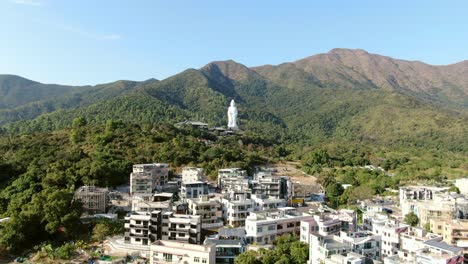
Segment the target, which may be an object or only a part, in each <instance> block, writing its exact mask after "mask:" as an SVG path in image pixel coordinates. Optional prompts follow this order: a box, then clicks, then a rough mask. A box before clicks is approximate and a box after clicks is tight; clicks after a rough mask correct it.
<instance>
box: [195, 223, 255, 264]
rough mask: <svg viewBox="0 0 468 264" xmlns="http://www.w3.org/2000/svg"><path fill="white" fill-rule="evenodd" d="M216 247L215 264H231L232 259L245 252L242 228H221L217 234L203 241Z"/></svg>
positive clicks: (245, 246) (243, 230) (245, 243)
mask: <svg viewBox="0 0 468 264" xmlns="http://www.w3.org/2000/svg"><path fill="white" fill-rule="evenodd" d="M204 243H205V244H207V243H211V244H215V245H216V263H217V264H233V263H234V259H235V258H236V257H237V256H239V255H240V254H242V253H244V252H245V251H246V250H247V241H246V235H245V229H244V228H221V229H219V230H218V234H217V235H214V236H212V237H208V238H207V239H205V242H204Z"/></svg>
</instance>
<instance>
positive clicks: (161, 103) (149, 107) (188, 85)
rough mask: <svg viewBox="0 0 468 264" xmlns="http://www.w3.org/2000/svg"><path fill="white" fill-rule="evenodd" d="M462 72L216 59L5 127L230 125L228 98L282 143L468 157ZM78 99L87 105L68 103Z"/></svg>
mask: <svg viewBox="0 0 468 264" xmlns="http://www.w3.org/2000/svg"><path fill="white" fill-rule="evenodd" d="M465 71H466V62H462V63H459V64H454V65H448V66H431V65H427V64H423V63H421V62H409V61H402V60H395V59H392V58H389V57H384V56H380V55H373V54H369V53H367V52H365V51H362V50H342V49H339V50H332V51H331V52H329V53H327V54H319V55H316V56H312V57H309V58H306V59H303V60H299V61H296V62H292V63H286V64H281V65H278V66H261V67H254V68H248V67H246V66H244V65H242V64H239V63H236V62H234V61H216V62H212V63H209V64H207V65H206V66H204V67H202V68H201V69H198V70H196V69H188V70H186V71H184V72H181V73H179V74H176V75H174V76H172V77H170V78H167V79H165V80H162V81H156V80H149V81H147V82H142V83H136V82H116V83H112V84H108V85H105V86H102V87H101V86H99V87H98V86H96V87H91V88H86V89H83V90H82V91H81V92H80V93H72V94H71V95H64V96H62V97H61V98H59V99H56V100H51V101H47V102H45V101H41V102H40V103H42V104H50V105H52V106H51V108H50V109H48V110H47V111H43V113H48V114H43V115H40V116H38V117H37V118H36V117H35V116H34V115H30V116H27V115H26V117H25V118H23V119H22V120H21V121H18V122H12V121H15V120H19V119H20V118H21V115H20V113H24V112H25V111H23V109H22V108H15V109H14V110H8V111H10V112H8V113H9V114H10V113H15V114H16V117H15V118H10V119H8V118H6V117H5V116H6V114H5V113H6V112H3V113H2V112H0V124H1V123H2V122H3V123H4V124H5V128H7V129H8V130H9V131H10V132H17V133H18V132H19V133H29V132H34V131H50V130H55V129H60V128H63V127H67V126H70V125H71V123H72V121H73V119H74V118H75V117H77V116H84V117H85V118H86V119H88V121H89V122H90V123H95V124H101V123H104V122H105V121H106V120H107V119H122V120H125V121H128V122H132V123H137V124H153V125H154V124H158V123H161V122H177V121H182V120H185V119H197V120H200V121H205V122H208V123H210V124H212V125H224V124H225V123H226V120H225V119H226V117H225V115H226V114H225V111H226V108H227V105H228V103H229V100H231V99H235V100H236V102H237V103H238V108H239V113H240V116H239V118H240V124H241V126H242V128H243V129H244V130H246V131H247V132H248V133H252V134H257V135H258V136H261V137H267V138H269V139H271V140H276V141H277V142H288V143H299V144H306V145H309V144H320V143H322V142H330V141H335V142H359V143H362V144H372V145H390V146H403V147H413V146H422V147H430V148H441V149H449V150H452V151H467V150H468V142H467V140H466V135H467V134H468V125H467V124H468V114H467V112H466V101H467V98H468V96H467V92H468V89H467V87H468V86H467V83H468V82H467V79H468V77H467V76H468V75H466V74H464V72H465ZM74 96H76V97H78V98H81V99H82V98H84V99H82V100H83V103H82V102H81V99H77V100H75V99H71V101H72V102H73V103H70V104H67V103H64V102H68V101H67V100H69V99H70V98H74ZM61 105H66V107H61ZM22 107H25V106H22ZM27 107H31V105H28V106H27ZM27 107H26V108H27ZM12 111H13V112H12ZM39 112H40V111H39ZM36 114H37V113H36ZM18 117H20V118H18ZM32 118H34V119H33V120H30V121H28V120H27V119H32Z"/></svg>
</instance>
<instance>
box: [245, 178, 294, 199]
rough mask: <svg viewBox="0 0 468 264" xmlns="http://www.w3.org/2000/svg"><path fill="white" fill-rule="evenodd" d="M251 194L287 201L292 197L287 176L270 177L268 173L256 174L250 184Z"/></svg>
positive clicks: (290, 183) (290, 185) (290, 184)
mask: <svg viewBox="0 0 468 264" xmlns="http://www.w3.org/2000/svg"><path fill="white" fill-rule="evenodd" d="M250 188H251V189H252V194H258V195H266V196H270V197H275V198H278V199H285V200H288V199H289V198H291V197H292V190H293V188H292V182H291V181H290V179H289V177H288V176H277V175H272V174H271V173H270V172H259V173H256V174H255V176H254V179H253V180H252V181H251V182H250Z"/></svg>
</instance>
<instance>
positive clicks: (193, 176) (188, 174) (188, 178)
mask: <svg viewBox="0 0 468 264" xmlns="http://www.w3.org/2000/svg"><path fill="white" fill-rule="evenodd" d="M204 180H205V171H204V170H203V169H202V168H195V167H184V168H182V183H192V182H199V181H204Z"/></svg>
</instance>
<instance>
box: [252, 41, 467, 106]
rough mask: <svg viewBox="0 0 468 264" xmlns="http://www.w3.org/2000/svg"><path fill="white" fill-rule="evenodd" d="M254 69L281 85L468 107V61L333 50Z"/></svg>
mask: <svg viewBox="0 0 468 264" xmlns="http://www.w3.org/2000/svg"><path fill="white" fill-rule="evenodd" d="M253 69H254V70H255V71H257V72H258V73H259V74H260V75H262V76H264V77H266V78H268V79H270V80H272V81H276V82H280V83H284V82H285V81H284V77H286V79H287V80H288V82H291V78H292V79H293V80H297V82H299V83H302V84H307V83H315V84H318V85H321V86H329V87H342V88H350V89H355V88H361V89H362V88H365V89H382V90H387V91H397V92H403V93H406V94H408V95H412V96H416V97H418V98H421V99H425V100H428V101H433V102H439V103H444V104H446V103H455V104H457V105H459V106H463V107H468V75H467V73H468V61H463V62H460V63H457V64H452V65H447V66H433V65H429V64H425V63H422V62H419V61H405V60H398V59H393V58H390V57H386V56H381V55H376V54H370V53H368V52H366V51H364V50H350V49H333V50H331V51H330V52H328V53H325V54H318V55H314V56H311V57H308V58H305V59H302V60H298V61H295V62H291V63H285V64H280V65H278V66H271V65H266V66H260V67H254V68H253ZM297 82H295V83H293V85H291V86H294V85H295V84H296V83H297Z"/></svg>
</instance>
